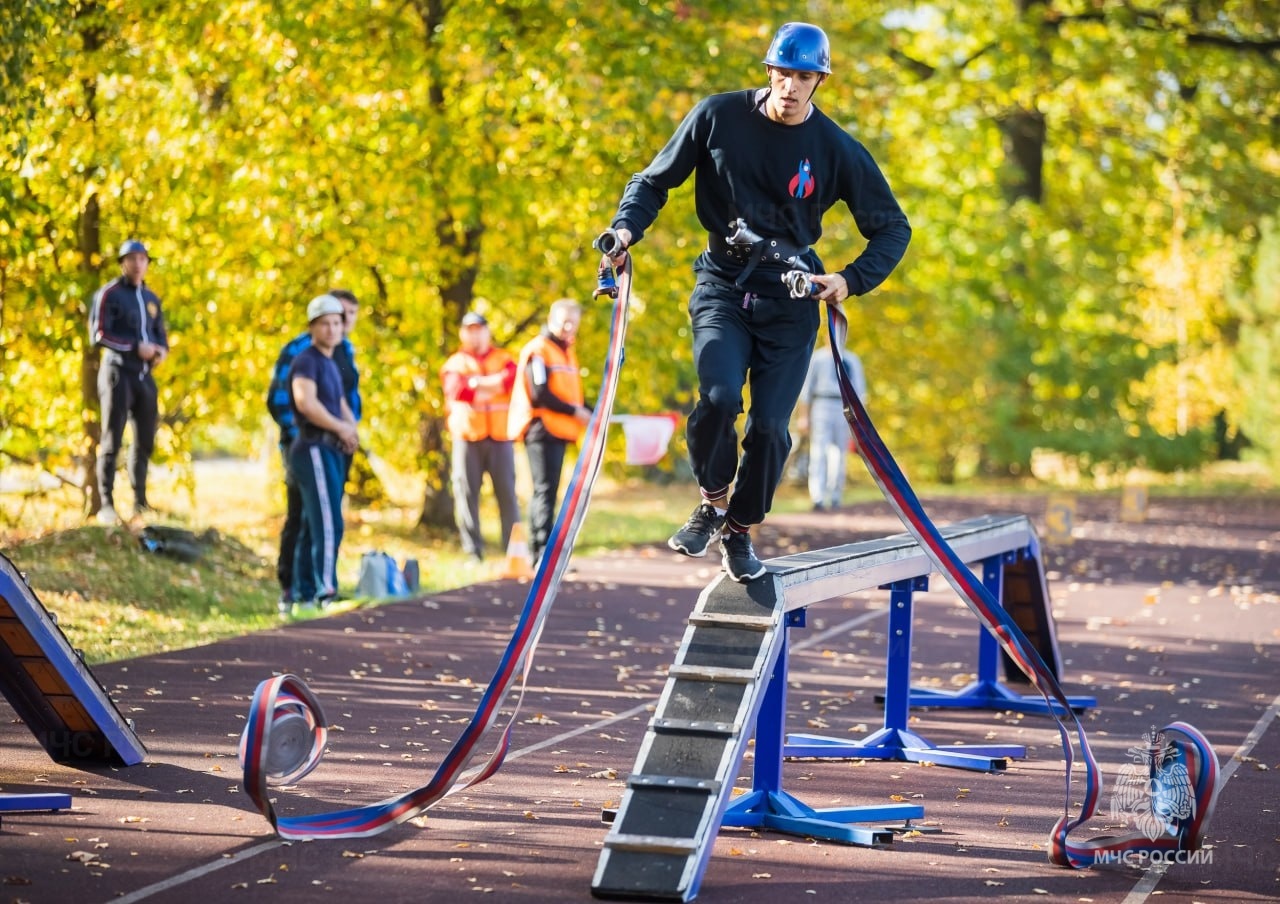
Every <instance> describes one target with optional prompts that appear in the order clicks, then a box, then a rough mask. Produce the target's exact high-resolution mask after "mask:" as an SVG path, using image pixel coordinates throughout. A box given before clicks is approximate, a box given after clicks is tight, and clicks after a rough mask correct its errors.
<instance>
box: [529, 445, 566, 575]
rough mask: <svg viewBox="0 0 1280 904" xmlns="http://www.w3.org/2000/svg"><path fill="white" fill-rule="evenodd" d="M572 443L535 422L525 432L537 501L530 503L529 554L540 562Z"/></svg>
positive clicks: (530, 501)
mask: <svg viewBox="0 0 1280 904" xmlns="http://www.w3.org/2000/svg"><path fill="white" fill-rule="evenodd" d="M568 445H569V441H568V440H563V439H560V437H558V436H552V435H551V434H550V433H548V432H547V431H546V428H544V427H543V426H542V422H541V421H534V422H533V423H532V424H530V425H529V430H528V431H527V432H526V433H525V437H524V449H525V452H526V453H527V454H528V456H529V476H530V477H532V478H533V498H532V499H530V500H529V554H530V555H531V556H532V557H533V560H534V561H535V562H536V561H537V560H538V556H540V555H542V550H543V549H544V548H545V547H546V545H547V538H548V537H550V536H551V528H552V527H553V526H554V525H555V521H556V502H557V501H558V497H559V495H560V472H561V471H562V470H563V469H564V450H565V447H567V446H568Z"/></svg>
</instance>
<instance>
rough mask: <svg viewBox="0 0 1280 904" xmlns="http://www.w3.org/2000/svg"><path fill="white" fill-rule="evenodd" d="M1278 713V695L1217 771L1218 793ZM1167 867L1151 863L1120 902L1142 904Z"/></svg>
mask: <svg viewBox="0 0 1280 904" xmlns="http://www.w3.org/2000/svg"><path fill="white" fill-rule="evenodd" d="M1277 715H1280V696H1277V697H1276V698H1275V699H1274V700H1272V701H1271V705H1270V706H1268V707H1267V711H1266V712H1264V713H1263V714H1262V715H1261V716H1259V717H1258V721H1257V722H1255V723H1254V724H1253V728H1251V729H1250V730H1249V733H1248V734H1247V735H1245V736H1244V740H1243V741H1241V742H1240V746H1239V747H1238V748H1236V752H1235V753H1233V754H1232V755H1231V762H1229V763H1227V765H1226V766H1224V767H1223V768H1222V770H1221V771H1220V772H1219V773H1218V793H1219V794H1220V793H1222V791H1223V789H1225V788H1226V786H1227V779H1229V778H1231V776H1233V775H1235V773H1236V770H1237V769H1239V768H1240V764H1241V763H1242V762H1243V761H1244V758H1245V757H1247V756H1248V755H1249V753H1250V751H1252V750H1253V748H1254V747H1256V746H1257V745H1258V742H1259V741H1260V740H1262V736H1263V735H1264V734H1266V732H1267V729H1268V728H1270V727H1271V723H1272V722H1274V721H1275V720H1276V716H1277ZM1168 869H1169V864H1167V863H1163V862H1162V863H1153V864H1151V865H1150V866H1149V867H1147V870H1146V872H1145V873H1143V876H1142V878H1141V879H1139V880H1138V884H1137V885H1135V886H1134V887H1133V891H1131V892H1129V894H1128V895H1126V896H1125V899H1124V900H1123V901H1122V902H1120V904H1142V902H1143V901H1145V900H1147V896H1148V895H1150V894H1151V893H1152V892H1153V891H1155V887H1156V885H1158V884H1159V883H1160V880H1161V879H1163V878H1164V874H1165V872H1167V871H1168Z"/></svg>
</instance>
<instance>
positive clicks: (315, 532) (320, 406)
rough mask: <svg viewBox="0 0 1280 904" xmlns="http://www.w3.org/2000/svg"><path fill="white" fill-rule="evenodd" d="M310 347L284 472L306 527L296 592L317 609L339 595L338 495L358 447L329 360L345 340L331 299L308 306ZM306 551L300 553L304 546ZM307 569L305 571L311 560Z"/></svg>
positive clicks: (296, 368)
mask: <svg viewBox="0 0 1280 904" xmlns="http://www.w3.org/2000/svg"><path fill="white" fill-rule="evenodd" d="M307 320H308V322H309V324H310V326H309V331H310V333H311V346H310V347H309V348H306V349H304V350H303V351H302V352H300V353H299V354H298V357H297V358H295V359H294V360H293V365H292V366H291V367H290V368H289V388H290V392H291V402H292V405H293V411H294V418H295V422H296V424H297V427H298V435H297V437H295V438H294V440H293V445H292V446H290V448H289V468H290V473H291V474H292V475H293V478H294V480H295V481H296V482H297V486H298V491H299V493H300V494H301V495H302V518H303V522H304V523H305V525H306V529H305V530H304V531H302V534H301V536H299V538H298V543H299V548H298V550H297V551H296V552H295V556H294V561H295V574H294V589H295V591H296V593H297V598H298V602H300V603H301V604H302V605H304V606H307V605H315V604H317V603H318V604H320V605H321V606H323V605H325V604H326V603H328V602H329V601H330V600H332V599H333V598H334V597H335V596H336V595H337V591H338V568H337V566H338V547H339V546H340V545H341V544H342V529H343V524H342V493H343V488H344V484H345V482H346V471H347V465H346V461H347V456H349V455H351V454H352V453H354V452H355V450H356V447H357V446H358V445H359V437H358V435H357V433H356V419H355V415H354V414H353V413H352V411H351V406H350V405H349V404H348V403H347V400H346V397H345V395H344V393H343V388H342V374H341V372H340V371H339V370H338V365H337V364H335V363H334V361H333V352H334V349H335V348H337V347H338V345H339V343H341V342H342V339H343V330H344V327H343V307H342V302H341V301H339V300H338V299H337V298H335V297H333V296H332V295H321V296H318V297H317V298H313V299H312V300H311V303H310V304H308V305H307ZM303 543H305V544H306V545H307V549H306V550H305V551H304V550H303V549H302V544H303ZM308 554H309V560H310V561H309V564H310V568H309V569H306V571H307V573H305V574H304V573H303V567H302V566H303V565H304V564H305V563H307V561H308Z"/></svg>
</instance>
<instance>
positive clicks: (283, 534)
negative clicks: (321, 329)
mask: <svg viewBox="0 0 1280 904" xmlns="http://www.w3.org/2000/svg"><path fill="white" fill-rule="evenodd" d="M329 295H331V296H332V297H334V298H336V299H338V301H339V302H340V303H341V304H342V308H343V313H342V320H343V336H342V340H341V341H340V342H339V343H338V345H337V346H336V347H335V348H334V350H333V358H332V360H333V363H334V364H335V365H337V368H338V372H339V374H341V376H342V391H343V397H344V399H345V400H346V402H347V407H349V408H350V409H351V413H352V415H353V416H354V417H355V419H356V421H357V422H359V420H360V416H361V408H362V401H361V398H360V371H359V369H358V368H357V367H356V362H355V348H354V346H352V344H351V339H350V336H351V331H352V330H353V329H355V324H356V317H357V315H358V314H359V312H360V306H359V302H358V301H357V300H356V296H355V295H354V294H352V293H351V292H349V291H348V290H346V289H333V290H331V291H330V292H329ZM311 344H312V340H311V330H310V329H308V330H307V331H306V332H304V333H302V334H300V335H298V336H296V337H295V338H294V339H293V340H292V341H290V342H289V343H288V344H287V345H286V346H285V347H284V348H283V349H281V351H280V355H279V357H278V358H276V364H275V368H274V369H273V370H272V375H271V386H270V388H269V389H268V390H267V410H268V411H269V412H270V413H271V417H272V419H273V420H274V421H275V422H276V424H277V425H279V427H280V457H281V460H282V461H283V462H284V485H285V516H284V526H283V527H282V528H281V530H280V552H279V555H278V556H277V558H276V579H277V580H278V581H279V582H280V601H279V604H278V611H279V613H280V615H281V616H282V617H288V615H289V614H290V613H291V612H292V610H293V604H294V603H295V602H297V603H304V604H305V603H307V602H309V601H310V600H312V599H314V598H315V595H316V588H314V587H312V586H310V585H311V583H313V581H311V580H309V579H308V578H307V575H309V574H310V573H311V569H312V563H311V546H310V542H309V538H308V537H307V536H305V533H304V532H305V531H306V525H305V523H304V521H303V516H302V514H303V506H302V493H301V491H300V490H299V488H298V483H297V481H296V480H295V478H294V475H293V473H292V471H291V469H290V466H289V450H290V447H291V446H292V445H293V442H294V440H295V439H297V436H298V425H297V418H296V415H295V412H294V408H293V392H292V389H291V387H290V384H289V370H290V368H291V367H292V366H293V362H294V359H295V358H297V357H298V355H300V354H302V352H303V351H305V350H306V349H308V348H310V347H311ZM350 467H351V455H349V454H346V453H344V470H343V479H344V481H345V479H346V473H347V471H348V470H350ZM295 560H296V561H295Z"/></svg>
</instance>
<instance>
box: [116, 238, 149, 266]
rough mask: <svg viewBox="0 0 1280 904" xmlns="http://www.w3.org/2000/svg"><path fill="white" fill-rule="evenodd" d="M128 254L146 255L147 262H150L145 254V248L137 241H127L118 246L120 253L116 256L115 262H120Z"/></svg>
mask: <svg viewBox="0 0 1280 904" xmlns="http://www.w3.org/2000/svg"><path fill="white" fill-rule="evenodd" d="M130 254H146V255H147V260H151V255H150V254H147V246H146V245H144V244H142V242H140V241H138V240H137V239H129V240H128V241H127V242H125V243H123V244H122V245H121V246H120V253H119V254H118V255H116V260H118V261H122V260H124V259H125V257H126V256H128V255H130Z"/></svg>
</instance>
